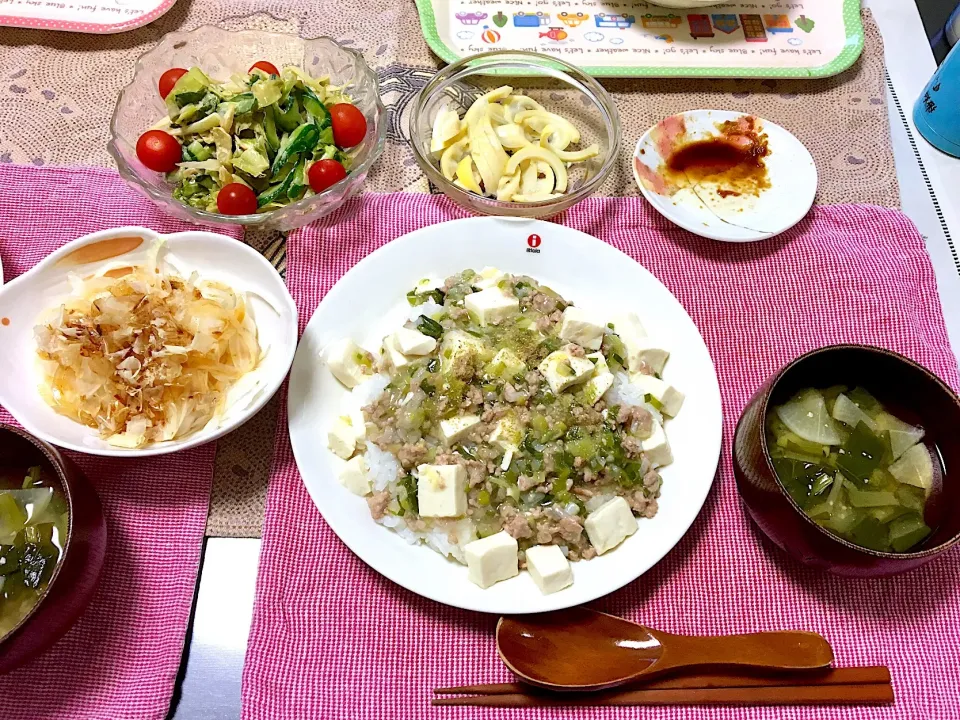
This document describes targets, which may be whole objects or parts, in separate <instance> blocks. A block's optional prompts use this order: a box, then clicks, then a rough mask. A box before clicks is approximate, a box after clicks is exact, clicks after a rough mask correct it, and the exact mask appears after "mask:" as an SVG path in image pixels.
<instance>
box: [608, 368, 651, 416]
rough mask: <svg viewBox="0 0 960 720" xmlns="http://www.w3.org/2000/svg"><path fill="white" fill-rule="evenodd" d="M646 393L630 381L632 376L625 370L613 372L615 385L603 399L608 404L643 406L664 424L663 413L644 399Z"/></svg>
mask: <svg viewBox="0 0 960 720" xmlns="http://www.w3.org/2000/svg"><path fill="white" fill-rule="evenodd" d="M645 396H646V393H644V392H643V390H641V389H640V388H639V387H637V386H636V385H634V384H633V383H632V382H630V376H629V375H627V374H626V373H625V372H617V373H614V374H613V385H611V386H610V389H609V390H607V392H606V393H605V394H604V396H603V399H604V400H606V401H607V405H621V406H622V405H635V406H638V407H642V408H644V409H645V410H647V411H648V412H649V413H650V414H651V415H653V418H654V420H656V421H657V422H658V423H660V424H661V425H662V424H663V415H662V414H661V413H660V411H659V410H657V409H656V408H655V407H654V406H653V405H651V404H650V403H648V402H645V401H644V397H645Z"/></svg>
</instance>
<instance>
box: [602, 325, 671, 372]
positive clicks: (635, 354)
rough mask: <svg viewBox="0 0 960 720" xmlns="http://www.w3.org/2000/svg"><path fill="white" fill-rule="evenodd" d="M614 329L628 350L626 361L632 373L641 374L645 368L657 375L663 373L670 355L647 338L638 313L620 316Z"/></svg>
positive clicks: (655, 342)
mask: <svg viewBox="0 0 960 720" xmlns="http://www.w3.org/2000/svg"><path fill="white" fill-rule="evenodd" d="M613 328H614V329H613V331H614V332H615V333H616V334H617V335H619V336H620V339H621V340H622V341H623V346H624V347H625V348H626V350H627V357H626V358H625V359H626V361H627V369H628V370H630V372H640V371H641V370H643V369H645V368H649V369H650V370H651V371H652V372H654V373H656V374H657V375H659V374H660V373H662V372H663V366H664V365H666V363H667V358H669V357H670V353H669V351H667V350H666V349H664V348H663V347H661V346H660V344H659V343H657V341H655V340H652V339H651V338H650V337H648V336H647V331H646V330H645V329H644V327H643V323H641V322H640V318H638V317H637V314H636V313H626V314H624V315H620V316H619V317H618V318H617V319H616V320H615V321H614V324H613Z"/></svg>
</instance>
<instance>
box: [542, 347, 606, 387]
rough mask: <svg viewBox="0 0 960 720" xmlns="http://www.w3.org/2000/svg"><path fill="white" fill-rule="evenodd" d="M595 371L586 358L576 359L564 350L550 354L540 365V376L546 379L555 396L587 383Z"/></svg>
mask: <svg viewBox="0 0 960 720" xmlns="http://www.w3.org/2000/svg"><path fill="white" fill-rule="evenodd" d="M593 370H594V367H593V363H592V362H590V361H589V360H587V359H586V358H585V357H582V358H581V357H574V356H573V355H571V354H570V353H568V352H564V351H563V350H557V351H555V352H552V353H550V354H549V355H547V356H546V357H545V358H544V359H543V362H542V363H540V374H541V375H543V377H544V378H545V379H546V381H547V384H548V385H549V386H550V390H551V391H552V392H553V394H554V395H559V394H560V393H561V392H563V391H564V390H566V389H567V388H568V387H571V386H572V385H576V384H577V383H580V382H584V381H586V380H587V379H588V378H589V377H590V376H591V375H593Z"/></svg>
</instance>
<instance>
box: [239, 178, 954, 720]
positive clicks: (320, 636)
mask: <svg viewBox="0 0 960 720" xmlns="http://www.w3.org/2000/svg"><path fill="white" fill-rule="evenodd" d="M462 216H463V213H462V211H460V210H458V209H456V208H455V207H453V206H452V205H451V204H450V203H449V202H448V201H446V200H445V199H441V198H428V197H423V196H416V195H412V194H406V195H387V196H377V195H369V196H366V197H364V198H363V199H362V200H357V201H352V202H351V204H350V206H349V207H348V208H346V209H345V210H344V211H343V213H342V214H341V219H343V218H346V217H349V218H350V222H349V223H346V222H341V223H339V224H333V223H332V222H331V223H329V224H325V225H322V226H317V227H310V228H306V229H304V230H301V231H297V232H295V233H294V234H293V236H292V237H291V241H290V257H289V266H288V271H287V272H288V278H287V279H288V284H289V286H290V289H291V292H292V293H293V296H294V298H295V299H296V300H297V303H298V306H299V309H300V326H301V330H302V329H303V328H304V327H305V326H306V323H307V322H308V321H309V319H310V317H311V315H312V313H313V311H314V309H315V308H316V306H317V304H318V302H319V300H320V299H321V298H322V297H323V296H324V294H325V293H326V292H327V291H328V290H329V288H330V287H331V286H332V285H333V283H334V282H335V281H336V280H337V279H338V278H339V277H340V276H341V275H342V273H343V272H345V271H346V270H347V268H348V267H349V266H351V265H352V264H354V263H355V262H357V261H358V260H359V259H361V258H362V257H364V256H365V255H367V254H369V253H370V252H372V251H373V250H375V249H376V248H378V247H380V246H382V245H384V244H385V243H387V242H389V241H391V240H393V239H394V238H396V237H398V236H400V235H402V234H404V233H407V232H410V231H412V230H415V229H417V228H419V227H423V226H425V225H430V224H433V223H437V222H441V221H444V220H448V219H451V218H455V217H462ZM563 222H564V224H565V225H569V226H571V227H574V228H577V229H579V230H582V231H584V232H587V233H589V234H591V235H594V236H595V237H598V238H601V239H602V240H604V241H606V242H609V243H610V244H612V245H614V246H615V247H617V248H619V249H621V250H623V251H624V252H626V253H627V254H629V255H630V256H631V257H633V258H634V259H636V260H637V261H638V262H640V263H641V264H642V265H643V266H644V267H646V268H647V269H648V270H650V271H651V272H652V273H653V274H654V275H655V276H657V277H658V278H659V279H660V280H661V281H662V282H663V283H664V284H665V285H666V286H667V287H668V288H669V289H670V290H671V291H672V292H673V293H674V295H676V297H677V299H678V300H679V301H680V302H681V303H682V304H683V306H684V307H685V308H686V310H687V311H688V312H689V313H690V315H691V317H692V318H693V320H694V322H695V323H696V324H697V326H698V328H699V329H700V331H701V333H702V334H703V336H704V339H705V341H706V343H707V346H708V348H709V350H710V353H711V355H712V357H713V360H714V363H715V364H716V367H717V375H718V377H719V381H720V388H721V393H722V396H723V408H724V418H723V435H724V442H723V445H722V447H723V450H722V452H721V459H720V467H719V474H718V478H717V480H716V482H715V483H714V489H713V490H712V491H711V494H710V496H709V497H708V499H707V502H706V504H705V505H704V507H703V509H702V510H701V512H700V516H699V517H698V519H697V521H696V522H695V523H694V525H693V526H692V527H691V529H690V530H689V531H688V533H687V534H686V535H685V536H684V538H683V539H682V540H681V541H680V543H679V544H678V545H677V547H676V548H674V550H672V551H671V552H670V553H669V554H668V555H667V556H666V557H665V558H664V559H663V560H661V561H660V563H659V564H658V565H656V566H655V567H654V568H653V569H652V570H651V571H649V572H648V573H646V574H645V575H643V576H642V577H640V578H639V579H638V580H636V581H635V582H633V583H631V584H629V585H628V586H626V587H625V588H623V589H622V590H620V591H618V592H616V593H614V594H612V595H610V596H608V597H606V598H603V599H602V600H600V601H598V602H596V603H594V606H595V607H596V608H597V609H600V610H604V611H607V612H612V613H615V614H617V615H621V616H626V617H628V618H630V619H632V620H635V621H640V622H642V623H645V624H648V625H650V626H652V627H656V628H660V629H663V630H665V631H668V632H679V633H688V634H729V633H735V632H745V631H760V630H773V629H804V630H812V631H815V632H820V633H822V634H823V635H824V636H825V637H826V638H827V639H828V640H829V641H830V642H831V643H832V645H833V647H834V649H835V651H836V658H837V663H838V664H839V665H861V664H862V665H875V664H876V665H887V666H889V667H890V669H891V672H892V675H893V683H894V688H895V693H896V697H897V701H896V704H895V705H894V706H892V707H873V708H871V707H858V708H709V709H703V708H645V709H644V710H643V711H642V713H641V711H638V710H637V709H636V708H626V707H624V708H613V707H607V708H592V709H590V710H588V711H586V712H587V713H588V714H589V715H590V717H602V718H611V719H613V718H618V719H621V718H622V719H623V720H626V719H627V718H636V717H638V716H640V715H639V714H638V713H641V714H642V716H643V717H645V718H656V719H658V720H659V719H662V720H667V719H670V720H694V719H696V720H701V719H703V720H707V719H714V720H743V719H749V720H780V719H786V720H790V719H795V720H801V719H802V720H827V719H829V720H833V719H837V720H840V719H847V720H849V719H851V718H857V720H881V719H882V720H908V719H909V720H950V719H951V718H953V717H955V715H956V708H957V707H960V646H958V644H957V643H955V642H952V641H951V640H950V639H952V638H954V637H955V636H956V632H955V625H956V618H957V616H958V613H960V551H957V550H954V551H953V552H948V553H946V554H945V555H944V556H942V557H940V558H938V559H936V560H934V561H933V562H931V563H930V564H928V565H926V566H924V567H923V568H921V569H918V570H916V571H914V572H911V573H909V574H906V575H902V576H898V577H893V578H886V579H853V578H840V577H836V576H833V575H829V574H826V573H823V572H820V571H817V570H814V569H811V568H807V567H805V566H802V565H800V564H798V563H797V562H794V561H792V560H790V559H789V558H788V557H787V556H786V555H785V554H784V553H783V552H782V551H780V550H779V549H777V548H775V547H774V546H773V545H772V544H771V543H770V542H769V541H767V540H766V539H764V538H763V537H761V536H760V534H759V533H758V532H757V531H756V530H755V529H754V527H753V525H752V524H751V522H750V521H749V519H748V518H747V516H746V514H745V513H744V511H743V510H742V508H741V506H740V502H739V498H738V495H737V490H736V483H735V481H734V478H733V470H732V466H731V455H730V448H731V444H732V438H733V430H734V425H735V423H736V421H737V419H738V417H739V415H740V412H741V411H742V410H743V408H744V406H745V405H746V403H747V401H748V399H749V397H750V396H751V395H752V393H753V392H755V391H756V390H757V388H758V387H759V386H760V385H761V384H762V382H763V381H764V380H765V379H766V378H767V377H768V376H769V375H770V374H771V373H773V372H775V371H776V370H777V369H778V368H779V367H781V366H782V365H783V364H784V363H786V362H787V361H789V360H790V359H792V358H795V357H796V356H798V355H800V354H802V353H804V352H806V351H808V350H811V349H813V348H816V347H819V346H822V345H826V344H830V343H835V342H863V343H872V344H877V345H881V346H884V347H888V348H890V349H893V350H896V351H898V352H901V353H903V354H905V355H907V356H909V357H912V358H914V359H915V360H917V361H918V362H920V363H922V364H923V365H925V366H927V367H928V368H930V369H931V370H932V371H933V372H935V373H937V374H938V375H940V376H941V377H943V378H944V379H945V380H946V381H947V382H948V383H949V384H950V385H951V386H953V387H954V388H957V387H958V385H960V377H958V373H957V361H956V359H955V357H954V355H953V352H952V351H951V348H950V345H949V342H948V340H947V333H946V328H945V326H944V322H943V315H942V311H941V307H940V302H939V299H938V296H937V287H936V280H935V277H934V271H933V267H932V265H931V263H930V259H929V257H928V256H927V253H926V250H925V248H924V242H923V238H922V237H921V236H920V235H919V233H918V232H917V230H916V228H915V227H914V226H913V225H912V224H911V223H910V221H909V220H908V219H907V218H906V217H904V216H903V215H902V214H901V213H899V212H897V211H893V210H886V209H882V208H877V207H871V206H832V207H818V208H815V209H814V210H813V212H812V213H811V215H810V216H809V217H808V218H807V219H805V220H804V221H803V222H801V223H800V224H799V225H798V226H797V227H795V228H793V229H792V230H790V231H788V232H787V233H786V234H784V235H783V236H782V237H779V238H776V239H773V240H768V241H764V242H759V243H744V244H727V243H717V242H713V241H710V240H704V239H702V238H698V237H695V236H693V235H691V234H689V233H687V232H685V231H683V230H680V229H678V228H676V227H675V226H673V225H671V224H670V223H669V222H667V221H666V220H663V219H662V218H660V217H659V216H658V215H656V214H655V213H654V212H653V211H652V210H651V209H650V207H649V206H648V205H647V204H646V203H644V202H643V201H641V200H637V199H632V198H607V199H591V200H587V201H585V202H584V203H582V204H580V205H578V206H576V207H574V208H573V209H571V210H570V211H568V212H567V213H566V214H565V216H564V218H563ZM549 248H550V237H549V234H548V233H547V232H545V233H543V235H542V242H541V245H540V250H541V252H549V251H550V250H549ZM426 269H427V268H425V270H426ZM503 269H505V270H508V271H509V268H503ZM572 299H573V300H576V298H572ZM280 422H281V427H280V428H279V429H278V433H277V450H276V460H275V464H274V470H273V478H272V481H271V485H270V490H269V494H268V499H267V513H266V521H265V524H264V534H263V545H262V550H261V556H260V568H259V578H258V582H257V594H256V604H255V607H254V617H253V625H252V628H251V632H250V638H249V645H248V650H247V656H246V666H245V668H244V677H243V690H242V697H243V713H242V717H243V720H301V719H302V718H313V717H317V718H324V720H408V719H409V718H420V719H424V718H435V719H436V720H448V719H456V720H467V719H468V718H469V719H470V720H487V719H489V720H494V719H496V720H507V719H508V718H518V717H521V716H522V717H524V718H536V719H538V720H541V719H547V718H550V719H557V720H559V719H562V718H570V719H571V720H572V719H573V718H578V717H583V716H584V710H583V709H582V708H580V709H543V710H538V709H527V710H524V711H521V712H519V713H518V712H517V711H516V710H509V709H497V710H495V709H489V710H488V709H483V708H468V707H458V708H434V707H431V706H430V705H429V704H428V703H429V698H430V696H431V692H432V689H433V688H436V687H444V686H452V685H462V684H468V683H470V684H472V683H483V682H499V681H508V680H510V679H511V677H510V674H509V673H508V672H507V670H506V669H505V667H504V666H503V665H502V664H501V663H500V661H499V659H498V657H497V653H496V650H495V646H494V634H493V631H494V626H495V623H496V617H495V616H490V615H482V614H478V613H471V612H466V611H461V610H456V609H453V608H450V607H446V606H442V605H439V604H437V603H434V602H433V601H430V600H426V599H423V598H421V597H419V596H417V595H414V594H413V593H410V592H408V591H406V590H404V589H403V588H401V587H399V586H397V585H395V584H393V583H392V582H390V581H389V580H386V579H385V578H383V577H382V576H380V575H378V574H377V573H376V572H374V571H373V570H371V569H370V568H369V567H368V566H367V565H365V564H364V563H363V562H362V561H361V560H359V559H358V558H357V557H356V556H355V555H353V554H352V553H351V552H350V551H349V550H348V549H347V548H346V546H344V545H343V543H341V542H340V540H339V539H338V538H337V537H336V536H335V535H334V533H333V532H332V531H331V530H330V528H329V527H328V526H327V525H326V523H325V522H324V521H323V518H322V517H321V516H320V513H319V512H318V511H317V509H316V507H315V506H314V504H313V502H312V501H311V500H310V497H309V495H308V494H307V492H306V490H305V488H304V485H303V481H302V479H301V478H300V475H299V473H298V471H297V468H296V465H295V462H294V459H293V455H292V452H291V448H290V443H289V440H288V435H287V431H286V427H285V426H284V425H285V411H284V410H281V420H280ZM344 492H346V491H344ZM370 532H371V533H377V532H384V533H385V532H388V531H387V530H386V529H384V528H382V527H379V526H377V525H375V524H374V523H373V521H372V520H371V523H370ZM422 551H423V552H424V553H428V552H432V551H431V550H429V549H427V548H423V550H422ZM463 581H464V582H467V580H466V578H465V577H464V580H463Z"/></svg>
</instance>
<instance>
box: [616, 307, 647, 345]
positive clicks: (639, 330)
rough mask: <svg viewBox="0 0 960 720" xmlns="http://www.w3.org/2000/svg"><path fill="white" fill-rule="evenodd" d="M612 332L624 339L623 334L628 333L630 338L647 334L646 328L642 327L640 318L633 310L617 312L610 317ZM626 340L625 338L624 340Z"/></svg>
mask: <svg viewBox="0 0 960 720" xmlns="http://www.w3.org/2000/svg"><path fill="white" fill-rule="evenodd" d="M612 323H613V332H615V333H616V334H617V335H619V336H620V339H621V340H624V336H626V335H629V336H630V337H632V338H642V337H646V336H647V329H646V328H645V327H643V323H642V322H640V318H639V317H638V316H637V314H636V313H635V312H628V313H619V314H617V315H614V316H613V318H612ZM624 342H626V340H624Z"/></svg>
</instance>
